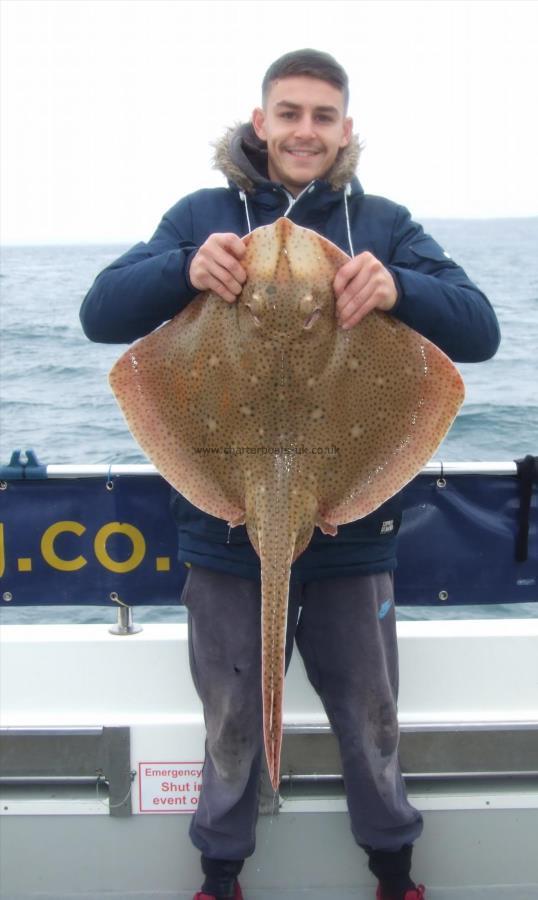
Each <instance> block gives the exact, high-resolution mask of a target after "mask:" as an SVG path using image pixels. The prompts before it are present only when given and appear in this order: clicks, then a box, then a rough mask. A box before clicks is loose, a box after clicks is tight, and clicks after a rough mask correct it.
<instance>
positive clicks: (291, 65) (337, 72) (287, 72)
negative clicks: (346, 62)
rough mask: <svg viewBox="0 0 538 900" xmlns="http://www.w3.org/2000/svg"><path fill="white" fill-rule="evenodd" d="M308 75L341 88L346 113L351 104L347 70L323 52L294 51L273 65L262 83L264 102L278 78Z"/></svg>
mask: <svg viewBox="0 0 538 900" xmlns="http://www.w3.org/2000/svg"><path fill="white" fill-rule="evenodd" d="M295 75H308V76H309V77H310V78H319V79H320V80H321V81H327V82H328V83H329V84H332V85H334V87H337V88H339V90H341V91H342V94H343V95H344V111H347V105H348V102H349V82H348V77H347V73H346V71H345V69H344V68H343V67H342V66H341V65H340V63H338V62H337V61H336V60H335V58H334V57H333V56H331V55H330V54H329V53H323V52H322V51H321V50H310V49H305V50H293V51H292V52H291V53H285V54H284V56H281V57H279V59H277V60H275V62H274V63H271V65H270V66H269V68H268V69H267V72H266V73H265V75H264V78H263V81H262V101H263V103H265V101H266V99H267V94H268V92H269V88H270V86H271V83H272V82H273V81H276V80H277V78H291V77H293V76H295Z"/></svg>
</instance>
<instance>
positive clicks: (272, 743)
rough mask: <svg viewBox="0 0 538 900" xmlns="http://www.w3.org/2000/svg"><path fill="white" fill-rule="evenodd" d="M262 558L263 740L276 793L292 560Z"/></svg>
mask: <svg viewBox="0 0 538 900" xmlns="http://www.w3.org/2000/svg"><path fill="white" fill-rule="evenodd" d="M264 562H265V561H264V558H263V555H262V695H263V738H264V744H265V755H266V758H267V766H268V769H269V777H270V779H271V784H272V786H273V789H274V790H275V791H276V790H277V789H278V785H279V782H280V752H281V748H282V704H283V695H284V674H285V665H286V661H285V657H286V627H287V620H288V595H289V580H290V565H291V559H290V560H285V559H282V561H281V563H280V565H277V566H274V565H272V564H271V563H265V564H264Z"/></svg>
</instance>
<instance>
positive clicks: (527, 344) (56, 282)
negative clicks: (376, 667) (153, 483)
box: [0, 218, 538, 621]
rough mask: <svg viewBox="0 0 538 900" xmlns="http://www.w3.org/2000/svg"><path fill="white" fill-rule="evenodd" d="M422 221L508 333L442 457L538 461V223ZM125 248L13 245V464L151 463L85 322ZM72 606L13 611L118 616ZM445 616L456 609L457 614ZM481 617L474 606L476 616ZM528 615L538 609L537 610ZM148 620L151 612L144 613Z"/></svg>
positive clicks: (3, 280)
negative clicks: (20, 457)
mask: <svg viewBox="0 0 538 900" xmlns="http://www.w3.org/2000/svg"><path fill="white" fill-rule="evenodd" d="M423 224H424V226H425V228H426V230H427V231H429V233H430V234H432V235H433V236H434V237H435V238H436V239H437V240H438V241H439V243H441V244H442V245H443V247H444V248H445V249H446V251H447V252H448V253H450V255H451V256H452V257H453V258H454V259H455V260H456V261H457V262H458V263H459V264H460V265H462V266H463V267H464V269H465V270H466V271H467V274H468V275H469V276H470V277H471V278H472V279H473V281H475V283H476V284H477V285H478V286H479V287H480V288H481V290H483V291H484V293H485V294H486V295H487V296H488V298H489V299H490V301H491V302H492V304H493V306H494V308H495V311H496V313H497V316H498V319H499V322H500V326H501V332H502V343H501V347H500V350H499V351H498V353H497V355H496V356H495V357H494V358H493V359H492V360H489V361H487V362H485V363H479V364H465V365H460V366H459V369H460V371H461V373H462V375H463V378H464V381H465V385H466V400H465V403H464V406H463V408H462V410H461V412H460V414H459V416H458V418H457V420H456V422H455V424H454V426H453V428H452V429H451V431H450V433H449V434H448V436H447V438H446V439H445V441H444V442H443V444H442V445H441V447H440V449H439V451H438V452H437V454H436V458H438V459H443V460H444V461H456V460H458V461H463V460H465V461H468V460H513V459H516V458H519V457H522V456H524V455H525V454H527V453H532V454H538V363H537V354H536V343H537V336H538V218H534V219H499V220H492V219H486V220H432V221H428V222H424V223H423ZM126 249H127V247H125V246H112V245H103V246H82V245H72V246H38V247H22V246H9V247H4V248H3V250H2V259H1V268H0V291H1V328H2V336H1V362H0V384H1V391H2V407H1V418H0V461H1V462H2V463H7V462H8V460H9V458H10V455H11V451H12V450H13V449H17V448H20V449H23V450H26V449H33V450H34V451H35V453H36V455H37V457H38V459H39V461H40V462H41V463H44V464H51V463H55V464H59V463H120V462H123V463H125V462H129V463H138V462H146V461H147V460H146V459H145V457H144V455H143V453H142V452H141V450H140V449H139V448H138V446H137V445H136V443H135V442H134V440H133V438H132V437H131V435H130V433H129V431H128V430H127V427H126V425H125V423H124V420H123V418H122V415H121V413H120V412H119V409H118V407H117V405H116V402H115V400H114V398H113V397H112V394H111V392H110V390H109V388H108V383H107V374H108V371H109V370H110V368H111V367H112V365H113V363H114V362H115V360H116V359H117V358H118V356H119V355H120V354H121V353H122V352H123V349H124V348H123V347H121V346H110V345H103V344H92V343H91V342H90V341H88V340H87V339H86V338H85V336H84V334H83V333H82V330H81V327H80V323H79V318H78V313H79V308H80V304H81V302H82V300H83V298H84V296H85V294H86V292H87V291H88V289H89V288H90V286H91V284H92V282H93V280H94V278H95V276H96V275H97V274H98V272H100V271H101V270H102V269H103V268H104V267H105V266H107V265H108V264H109V263H111V262H112V261H113V260H114V259H116V258H117V257H118V256H119V255H120V254H121V253H122V252H123V251H124V250H126ZM527 606H530V607H535V606H536V605H535V604H530V605H529V604H528V605H527ZM70 610H71V608H69V609H65V608H64V610H61V611H58V612H57V613H55V612H54V611H52V610H38V609H34V610H23V609H19V610H15V609H12V610H9V611H7V612H8V613H9V621H14V619H13V616H18V617H19V619H18V620H20V621H23V620H24V621H30V620H31V621H37V620H39V621H52V620H53V618H51V617H54V616H56V618H55V619H54V620H55V621H57V620H60V619H61V620H65V619H66V616H73V617H74V618H75V619H76V620H77V621H78V620H82V618H81V617H84V618H83V620H84V621H90V620H91V621H99V620H103V618H104V617H106V616H107V615H108V617H109V618H110V613H109V612H108V611H104V610H97V611H94V612H93V613H90V612H89V611H86V610H78V611H70ZM491 612H493V610H492V611H491ZM519 612H520V611H519ZM443 613H445V614H446V615H450V616H452V615H454V614H455V613H454V610H446V611H443ZM168 614H170V615H172V616H177V611H176V610H173V611H172V612H171V613H167V611H166V610H164V609H163V608H157V609H155V610H151V611H149V612H148V613H147V616H149V617H152V618H164V617H166V616H167V615H168ZM412 614H413V615H417V614H418V613H417V611H414V612H413V613H412ZM437 614H439V613H437ZM470 614H471V613H470V610H469V609H467V610H466V612H465V615H470ZM526 614H531V615H532V614H536V609H534V610H533V609H532V608H531V609H530V610H526ZM28 617H29V618H28ZM32 617H33V618H32ZM36 617H38V618H37V619H36ZM137 617H138V618H141V617H142V618H143V617H144V614H142V613H140V612H138V613H137ZM6 620H7V619H6V618H4V621H6Z"/></svg>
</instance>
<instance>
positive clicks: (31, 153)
mask: <svg viewBox="0 0 538 900" xmlns="http://www.w3.org/2000/svg"><path fill="white" fill-rule="evenodd" d="M1 6H2V20H3V21H2V78H1V90H2V95H1V117H2V123H1V124H2V144H1V148H0V160H1V167H2V173H1V175H2V183H1V189H2V195H1V196H2V219H1V236H2V240H3V242H4V243H42V242H44V243H63V242H69V243H76V242H97V243H105V242H125V243H129V242H135V241H138V240H146V239H147V238H148V237H149V236H150V235H151V234H152V232H153V230H154V228H155V227H156V225H157V223H158V221H159V219H160V218H161V215H162V214H163V212H164V211H165V210H167V209H168V208H169V207H170V206H172V205H173V204H174V203H175V202H176V200H178V199H179V198H180V197H181V196H183V195H184V194H186V193H189V192H191V191H193V190H196V189H197V188H200V187H204V186H211V185H217V184H222V183H223V179H222V176H221V175H220V174H218V173H216V172H214V171H212V170H211V153H212V151H211V146H210V144H211V142H212V141H213V140H215V139H216V138H218V137H219V136H220V134H221V133H222V132H223V130H224V129H225V128H226V127H227V126H228V125H230V124H232V123H234V122H237V121H239V120H246V119H247V118H248V117H249V116H250V113H251V111H252V109H253V107H254V106H256V105H257V104H258V102H259V85H260V83H261V80H262V77H263V74H264V72H265V70H266V68H267V67H268V65H269V64H270V63H271V62H272V61H273V60H274V59H275V58H277V57H278V56H280V55H281V54H282V53H285V52H287V51H289V50H293V49H298V48H300V47H308V46H310V47H315V48H317V49H321V50H326V51H328V52H330V53H332V54H333V55H335V56H336V58H337V59H338V60H339V61H340V62H341V63H342V64H343V65H344V67H345V68H346V69H347V71H348V73H349V76H350V82H351V104H350V114H351V115H352V116H353V118H354V122H355V130H356V131H357V132H358V133H359V135H360V137H361V139H362V141H363V143H364V145H365V149H364V153H363V156H362V159H361V163H360V168H359V177H360V179H361V181H362V183H363V186H364V188H365V190H366V191H367V192H369V193H377V194H382V195H384V196H388V197H390V198H391V199H393V200H396V201H398V202H401V203H404V204H405V205H407V206H408V207H409V208H410V209H411V211H412V212H413V214H414V215H415V217H416V218H418V219H420V218H421V217H460V216H461V217H480V218H482V217H505V216H535V215H537V214H538V175H537V171H536V170H537V162H536V160H537V149H536V148H537V145H538V140H537V138H538V122H537V120H538V116H537V114H536V110H537V108H538V96H537V95H538V90H537V87H538V53H537V50H536V40H537V34H538V3H537V2H534V0H523V2H519V0H508V2H505V0H477V2H475V0H472V2H466V0H446V2H445V0H396V2H392V0H374V2H369V0H367V2H361V0H347V2H339V0H332V2H327V0H319V2H315V0H297V2H294V0H284V2H280V0H269V2H265V0H260V2H256V0H251V2H248V0H238V2H233V0H232V2H223V0H217V2H204V0H195V2H188V0H185V2H183V0H106V2H105V0H37V2H34V0H3V2H2V4H1Z"/></svg>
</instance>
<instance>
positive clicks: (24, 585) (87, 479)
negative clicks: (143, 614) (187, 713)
mask: <svg viewBox="0 0 538 900" xmlns="http://www.w3.org/2000/svg"><path fill="white" fill-rule="evenodd" d="M536 472H537V458H536V457H533V456H530V455H529V456H526V457H524V458H523V459H521V460H517V461H497V462H496V461H493V462H445V461H437V460H432V461H431V462H429V463H428V464H427V465H426V466H425V467H424V468H423V469H422V471H421V472H420V473H419V475H418V476H417V477H416V478H415V479H413V481H411V482H410V483H409V484H408V485H407V486H406V487H405V488H404V490H403V491H402V504H403V510H404V516H403V522H402V525H401V527H400V532H399V564H398V568H397V571H396V574H395V581H396V597H397V603H398V604H399V605H401V606H431V607H435V606H437V607H449V606H452V605H456V606H457V605H476V604H480V605H482V604H486V605H491V604H503V605H504V604H514V603H529V602H533V601H536V600H538V496H537V488H536V480H537V477H536ZM171 500H172V489H171V488H170V486H169V485H168V484H167V483H166V482H165V481H164V479H163V478H162V477H161V476H160V475H159V474H158V472H157V470H156V469H155V467H154V466H152V465H150V464H131V463H112V464H106V463H105V464H103V463H101V464H96V465H92V464H89V465H86V464H69V465H66V464H61V465H54V464H53V465H50V464H49V465H43V464H41V463H40V462H39V460H38V459H37V457H36V456H35V454H34V453H33V451H31V450H28V451H26V453H24V454H22V453H21V452H20V451H15V452H14V453H13V454H12V457H11V460H10V462H9V464H8V465H4V466H2V467H0V513H1V514H0V605H2V606H4V607H8V606H9V607H15V606H40V605H41V606H43V605H44V606H47V605H51V606H64V605H82V606H84V605H91V606H109V607H114V608H115V609H116V610H119V622H118V626H117V627H116V632H117V633H119V634H131V633H134V631H135V630H136V626H134V624H133V621H132V608H133V607H135V606H140V605H144V606H159V605H161V606H162V605H176V604H178V603H179V601H180V595H181V590H182V586H183V583H184V581H185V578H186V574H187V571H188V569H187V567H186V566H185V564H183V563H179V562H178V561H177V551H176V545H177V530H176V524H175V521H174V517H173V511H172V503H171ZM380 527H381V529H382V530H381V532H380V533H382V534H383V533H391V532H393V531H396V530H397V529H398V528H399V521H397V520H390V521H388V522H382V523H380ZM235 539H236V538H235V529H233V530H231V542H232V543H233V542H234V540H235Z"/></svg>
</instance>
